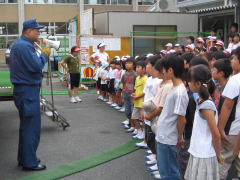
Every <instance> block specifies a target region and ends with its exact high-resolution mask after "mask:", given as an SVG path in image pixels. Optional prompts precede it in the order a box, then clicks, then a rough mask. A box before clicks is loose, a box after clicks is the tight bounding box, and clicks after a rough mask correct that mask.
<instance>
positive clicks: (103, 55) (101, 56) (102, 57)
mask: <svg viewBox="0 0 240 180" xmlns="http://www.w3.org/2000/svg"><path fill="white" fill-rule="evenodd" d="M92 57H93V58H95V59H98V60H99V61H101V63H102V64H104V63H108V62H107V60H108V59H109V56H108V53H106V52H103V53H102V52H99V51H98V52H96V53H94V54H93V55H92Z"/></svg>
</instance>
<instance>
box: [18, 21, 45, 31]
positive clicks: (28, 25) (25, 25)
mask: <svg viewBox="0 0 240 180" xmlns="http://www.w3.org/2000/svg"><path fill="white" fill-rule="evenodd" d="M42 28H44V26H42V25H39V24H38V23H37V20H36V19H29V20H26V21H24V22H23V29H42Z"/></svg>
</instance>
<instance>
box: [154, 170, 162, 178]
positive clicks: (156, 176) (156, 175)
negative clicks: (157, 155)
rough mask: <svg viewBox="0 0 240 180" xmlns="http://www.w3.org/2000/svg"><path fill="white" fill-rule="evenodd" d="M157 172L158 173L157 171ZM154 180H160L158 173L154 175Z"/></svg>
mask: <svg viewBox="0 0 240 180" xmlns="http://www.w3.org/2000/svg"><path fill="white" fill-rule="evenodd" d="M157 172H158V171H157ZM153 178H154V179H161V176H160V173H159V172H158V173H156V174H155V175H153Z"/></svg>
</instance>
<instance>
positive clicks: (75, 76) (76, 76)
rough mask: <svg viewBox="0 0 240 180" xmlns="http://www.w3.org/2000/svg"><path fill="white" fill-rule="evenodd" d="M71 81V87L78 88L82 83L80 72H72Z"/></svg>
mask: <svg viewBox="0 0 240 180" xmlns="http://www.w3.org/2000/svg"><path fill="white" fill-rule="evenodd" d="M69 82H70V83H69V85H70V86H69V89H74V88H78V87H79V83H80V73H70V74H69Z"/></svg>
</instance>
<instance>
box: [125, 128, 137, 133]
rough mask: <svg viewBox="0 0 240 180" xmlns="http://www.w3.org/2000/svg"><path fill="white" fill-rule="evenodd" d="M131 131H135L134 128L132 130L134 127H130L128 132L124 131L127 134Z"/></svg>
mask: <svg viewBox="0 0 240 180" xmlns="http://www.w3.org/2000/svg"><path fill="white" fill-rule="evenodd" d="M133 131H135V128H134V127H131V128H129V129H128V130H126V132H127V133H130V132H133Z"/></svg>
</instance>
